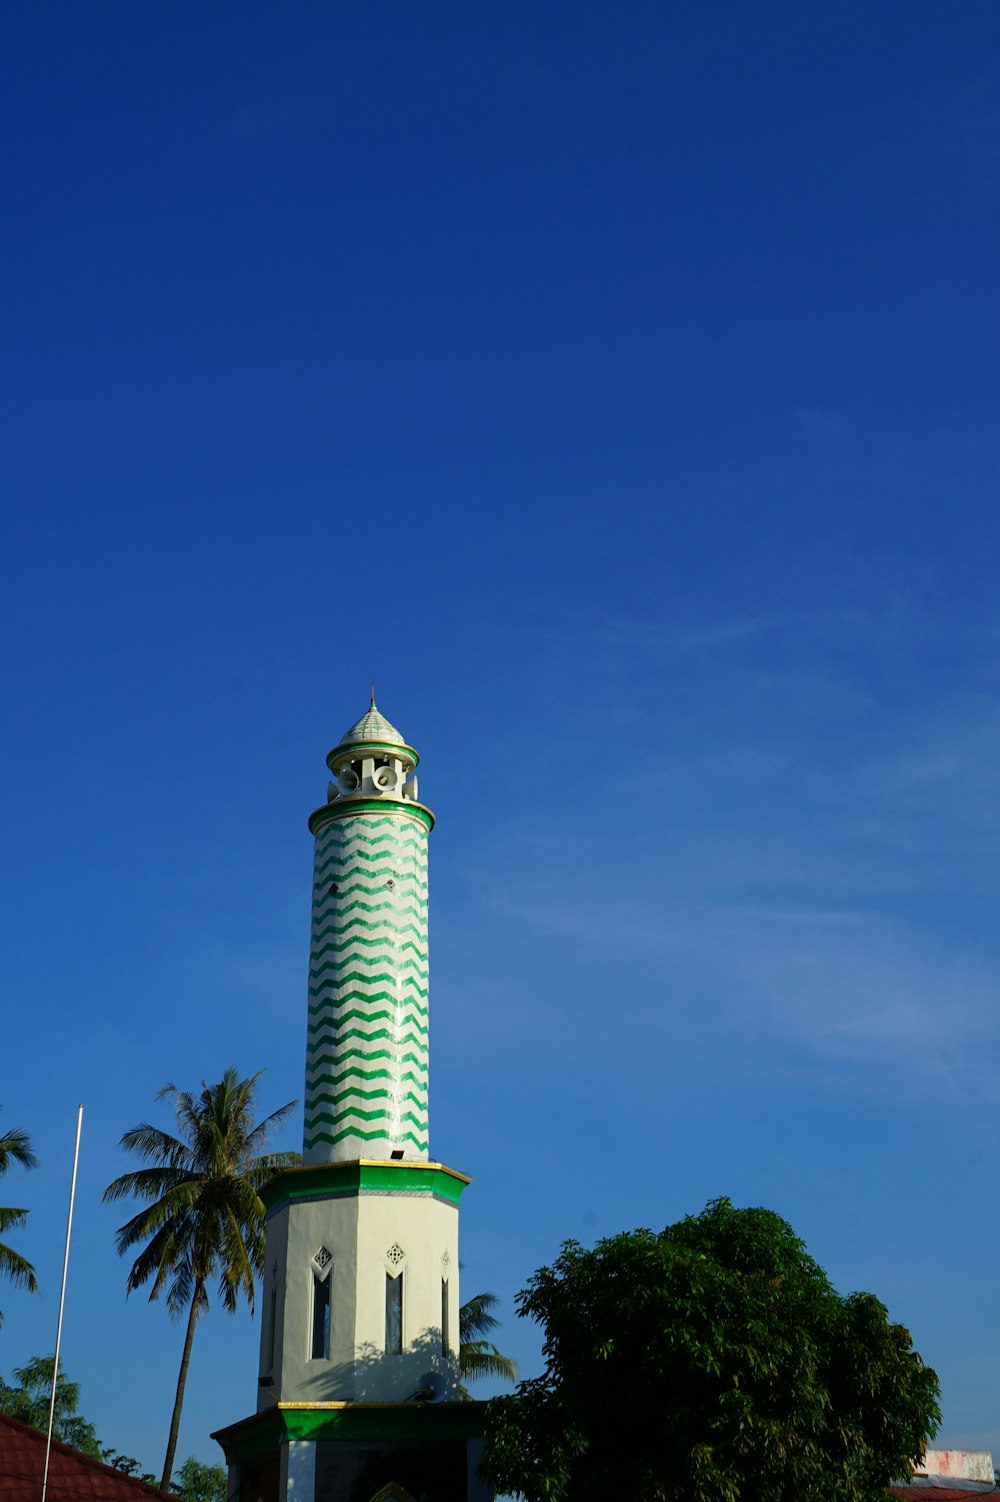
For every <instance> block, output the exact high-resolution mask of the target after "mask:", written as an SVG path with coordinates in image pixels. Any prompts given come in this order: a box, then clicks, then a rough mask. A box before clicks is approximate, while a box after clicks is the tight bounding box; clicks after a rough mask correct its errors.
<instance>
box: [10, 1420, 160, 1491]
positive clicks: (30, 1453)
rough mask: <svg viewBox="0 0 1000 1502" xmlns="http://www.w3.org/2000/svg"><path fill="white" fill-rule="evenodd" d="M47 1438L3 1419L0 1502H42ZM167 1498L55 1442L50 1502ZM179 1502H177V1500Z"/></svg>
mask: <svg viewBox="0 0 1000 1502" xmlns="http://www.w3.org/2000/svg"><path fill="white" fill-rule="evenodd" d="M44 1468H45V1435H44V1434H39V1432H38V1430H37V1429H32V1428H31V1427H30V1425H28V1424H22V1423H21V1421H20V1420H19V1419H12V1418H10V1417H9V1416H8V1415H7V1414H5V1413H0V1502H39V1498H40V1497H41V1495H42V1471H43V1470H44ZM167 1495H168V1494H167V1493H166V1492H161V1491H158V1490H157V1488H156V1487H152V1486H147V1485H146V1484H145V1482H144V1481H137V1480H136V1478H135V1477H134V1476H126V1475H125V1474H124V1473H123V1472H122V1471H116V1470H115V1469H114V1468H113V1467H112V1466H109V1465H102V1464H101V1462H100V1461H99V1460H91V1459H90V1457H89V1456H87V1455H81V1454H80V1452H79V1450H71V1449H70V1447H69V1445H63V1444H60V1443H59V1441H58V1440H55V1439H54V1440H53V1441H52V1454H51V1455H50V1457H49V1483H48V1489H47V1492H46V1498H47V1499H48V1498H51V1499H52V1502H69V1499H71V1498H72V1499H79V1502H150V1499H153V1498H155V1499H162V1498H164V1497H166V1496H167ZM173 1502H177V1498H176V1497H175V1498H174V1499H173Z"/></svg>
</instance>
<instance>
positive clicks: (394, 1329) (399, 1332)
mask: <svg viewBox="0 0 1000 1502" xmlns="http://www.w3.org/2000/svg"><path fill="white" fill-rule="evenodd" d="M405 1263H406V1253H405V1252H404V1251H403V1249H402V1247H401V1246H400V1245H399V1244H398V1242H393V1244H392V1246H391V1247H390V1248H389V1250H388V1251H387V1252H386V1254H385V1354H386V1355H387V1356H398V1355H400V1353H401V1352H402V1349H403V1278H404V1276H405Z"/></svg>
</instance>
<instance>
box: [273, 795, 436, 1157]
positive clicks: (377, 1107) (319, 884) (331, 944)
mask: <svg viewBox="0 0 1000 1502" xmlns="http://www.w3.org/2000/svg"><path fill="white" fill-rule="evenodd" d="M427 1025H428V1024H427V836H426V834H425V833H424V832H423V830H421V829H419V828H417V827H416V826H415V825H414V824H413V822H412V820H410V819H408V818H404V817H400V816H395V817H394V816H393V815H392V814H390V813H388V811H387V812H386V814H385V815H384V816H381V815H375V816H373V815H370V814H364V815H362V814H359V815H358V816H357V817H355V818H351V817H346V818H338V819H334V820H331V821H330V822H329V823H327V824H323V825H322V826H321V827H320V829H319V830H318V832H317V836H316V856H315V862H314V866H313V921H312V943H311V947H310V951H309V1025H308V1033H307V1045H306V1109H305V1135H304V1144H303V1147H304V1153H303V1156H304V1160H305V1162H306V1163H322V1162H327V1161H331V1162H336V1161H346V1160H348V1159H351V1158H362V1157H372V1156H378V1155H382V1154H384V1156H386V1157H388V1155H389V1153H390V1152H392V1151H393V1150H394V1149H395V1150H400V1149H401V1150H403V1151H405V1153H406V1155H407V1157H408V1158H411V1157H413V1156H414V1154H416V1155H417V1156H419V1157H422V1158H426V1157H427V1153H428V1138H427Z"/></svg>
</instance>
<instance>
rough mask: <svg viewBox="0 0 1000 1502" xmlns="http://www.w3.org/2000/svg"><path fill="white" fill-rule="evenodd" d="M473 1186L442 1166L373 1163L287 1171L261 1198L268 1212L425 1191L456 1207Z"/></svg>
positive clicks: (325, 1165)
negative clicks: (313, 1202) (296, 1203)
mask: <svg viewBox="0 0 1000 1502" xmlns="http://www.w3.org/2000/svg"><path fill="white" fill-rule="evenodd" d="M468 1183H470V1180H469V1179H467V1178H466V1177H465V1175H464V1174H460V1173H457V1172H456V1171H455V1169H453V1168H445V1167H444V1166H443V1164H440V1163H406V1162H398V1163H392V1162H384V1163H374V1162H371V1161H364V1162H359V1161H358V1160H357V1159H355V1160H353V1161H352V1162H349V1163H319V1164H316V1165H315V1166H313V1167H310V1168H287V1169H286V1170H285V1171H284V1173H279V1174H278V1175H277V1176H276V1177H275V1178H273V1179H271V1181H270V1182H269V1183H267V1184H265V1185H264V1187H263V1189H262V1190H261V1191H260V1197H261V1199H262V1200H263V1201H264V1205H265V1207H266V1208H267V1209H268V1210H274V1209H276V1208H277V1207H278V1206H279V1205H286V1204H288V1203H290V1202H291V1201H292V1200H302V1199H318V1198H322V1197H323V1196H329V1197H330V1198H331V1199H333V1198H340V1197H341V1196H344V1195H356V1194H364V1193H365V1192H366V1191H368V1192H369V1193H372V1192H375V1193H378V1194H413V1193H414V1191H418V1192H419V1191H421V1190H422V1191H423V1192H424V1193H426V1194H434V1195H437V1196H438V1197H439V1198H440V1199H446V1200H450V1201H451V1203H452V1204H455V1205H457V1204H458V1202H459V1200H460V1199H461V1198H462V1190H463V1189H464V1188H465V1186H466V1185H467V1184H468Z"/></svg>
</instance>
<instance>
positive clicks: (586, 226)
mask: <svg viewBox="0 0 1000 1502" xmlns="http://www.w3.org/2000/svg"><path fill="white" fill-rule="evenodd" d="M998 49H1000V11H998V10H997V8H996V6H995V5H993V4H991V3H987V0H974V3H969V4H967V5H963V6H960V7H941V6H940V5H932V4H929V3H919V0H918V3H908V4H906V5H903V4H900V3H895V0H890V3H887V4H884V5H881V6H878V7H872V6H870V5H866V4H860V3H846V4H843V5H841V6H838V7H835V8H831V7H829V6H819V5H815V4H809V5H805V6H803V5H802V4H800V3H797V4H794V5H793V4H791V3H788V4H786V3H773V4H770V5H767V6H762V7H755V8H749V9H748V8H747V7H745V6H742V5H736V4H733V3H713V0H707V3H706V0H700V3H699V4H697V5H694V4H686V3H679V4H674V5H671V6H669V7H665V6H662V5H659V4H642V3H626V4H620V5H616V6H610V5H593V4H580V3H577V4H573V5H570V4H563V3H549V4H546V5H543V6H539V5H537V4H535V5H529V4H523V3H516V0H515V3H509V4H506V5H504V6H494V7H473V8H469V7H467V6H464V5H459V4H452V3H449V0H443V3H440V4H437V5H434V6H427V7H421V8H417V7H412V6H406V5H401V4H383V3H376V4H369V5H365V6H346V5H333V4H314V3H303V4H300V5H297V6H296V7H294V9H291V10H290V9H288V8H287V7H278V6H265V5H261V4H253V3H241V4H239V5H236V4H228V3H217V4H213V5H211V6H207V7H194V6H167V5H163V4H159V3H155V0H152V3H149V4H145V5H143V6H142V7H140V8H138V9H137V8H136V7H134V6H131V5H127V4H114V3H107V4H104V5H101V6H99V7H96V8H95V7H85V8H83V9H81V8H80V7H73V6H68V5H65V4H45V3H42V4H39V5H34V6H31V7H22V8H21V9H20V10H12V11H11V12H10V13H9V14H8V16H7V17H6V20H5V43H4V47H3V49H2V58H0V72H2V77H0V97H2V98H3V101H4V103H3V115H2V118H3V127H4V131H5V135H6V142H5V150H4V152H3V154H2V159H0V175H2V193H3V201H4V204H5V215H4V218H5V228H4V235H3V240H2V244H0V270H2V277H0V296H2V299H3V327H4V333H5V337H4V343H5V352H6V358H5V360H4V362H3V367H2V371H3V382H4V390H3V399H2V406H0V425H2V428H3V441H2V445H0V494H2V497H3V503H2V504H3V533H4V546H3V550H2V562H0V567H2V570H3V582H2V590H0V616H2V627H3V638H4V642H5V649H4V652H3V656H2V663H0V673H2V679H3V687H4V701H5V705H6V716H5V719H6V732H5V734H4V735H3V737H2V739H0V774H2V775H0V789H2V792H0V797H2V819H3V827H4V831H5V836H6V847H7V857H6V859H5V861H4V863H3V876H2V880H3V913H4V915H5V919H6V923H5V927H4V938H3V953H4V966H3V977H4V990H5V997H4V1002H5V1004H4V1018H5V1022H4V1042H5V1046H4V1049H3V1052H2V1055H0V1101H2V1102H3V1107H4V1112H3V1116H2V1117H0V1125H5V1126H9V1125H20V1126H23V1127H25V1128H27V1129H28V1130H29V1131H30V1132H31V1133H32V1135H33V1137H34V1139H35V1142H36V1145H37V1148H38V1152H39V1156H40V1158H41V1160H42V1166H41V1168H40V1169H39V1170H38V1171H37V1172H36V1173H34V1174H32V1175H31V1176H30V1177H29V1176H27V1175H23V1174H21V1173H20V1172H19V1171H17V1170H12V1171H11V1173H10V1174H9V1175H8V1176H7V1178H6V1179H5V1181H4V1183H3V1185H2V1197H3V1200H4V1202H5V1203H14V1204H24V1205H28V1206H30V1207H31V1216H30V1220H29V1224H28V1226H27V1228H26V1229H25V1231H24V1232H23V1233H20V1234H19V1235H18V1236H17V1240H16V1244H17V1245H18V1247H19V1248H20V1249H21V1250H23V1251H24V1252H25V1254H27V1255H29V1256H30V1257H31V1258H32V1259H33V1260H34V1261H35V1262H36V1264H37V1266H38V1269H39V1274H40V1277H41V1279H42V1285H43V1287H42V1292H41V1294H39V1295H38V1296H37V1297H35V1298H29V1297H28V1296H27V1295H25V1294H22V1293H19V1292H17V1291H15V1290H11V1289H10V1288H9V1287H4V1288H2V1289H0V1308H2V1309H3V1310H4V1312H5V1315H6V1321H5V1324H4V1327H3V1330H2V1331H0V1372H2V1373H4V1374H7V1373H9V1370H10V1368H11V1367H12V1366H13V1365H16V1364H18V1363H20V1362H21V1361H22V1360H23V1359H25V1358H27V1357H28V1356H30V1355H31V1354H33V1353H35V1352H39V1351H43V1350H48V1349H51V1346H52V1336H53V1332H54V1326H55V1316H56V1302H57V1297H58V1279H59V1265H60V1259H61V1252H62V1237H63V1229H64V1221H65V1207H66V1196H67V1191H68V1181H69V1168H70V1156H71V1149H72V1139H73V1131H74V1124H75V1109H76V1104H77V1101H78V1100H82V1101H83V1102H84V1105H85V1110H86V1115H85V1122H84V1142H83V1157H82V1162H81V1179H80V1189H79V1201H78V1217H77V1222H76V1228H75V1232H74V1237H75V1241H74V1251H73V1259H72V1265H71V1274H70V1289H69V1300H68V1307H67V1318H66V1326H65V1334H64V1357H65V1362H66V1365H67V1368H68V1369H69V1371H70V1374H71V1375H72V1376H74V1377H75V1378H76V1379H77V1380H79V1381H80V1382H81V1383H82V1386H83V1405H84V1409H85V1411H86V1412H87V1414H88V1416H90V1417H91V1418H92V1419H93V1420H94V1421H95V1423H96V1424H97V1425H98V1428H99V1430H100V1432H101V1434H102V1436H103V1437H104V1438H105V1439H106V1440H107V1441H108V1442H110V1443H113V1444H114V1445H115V1446H116V1447H117V1448H118V1449H120V1450H124V1451H127V1452H130V1453H132V1454H136V1455H139V1456H140V1457H141V1458H142V1459H143V1460H144V1461H145V1462H146V1463H147V1464H149V1465H150V1467H156V1466H158V1465H159V1462H160V1458H161V1456H162V1450H163V1445H164V1443H165V1432H166V1426H167V1421H168V1417H169V1406H170V1402H171V1397H172V1390H173V1384H174V1381H175V1375H176V1365H177V1361H178V1360H179V1356H180V1344H181V1334H182V1332H181V1330H180V1329H178V1328H177V1327H176V1326H171V1325H170V1323H169V1321H168V1319H167V1317H166V1313H165V1311H164V1310H163V1309H162V1308H160V1307H158V1306H152V1307H149V1306H147V1305H146V1304H145V1303H144V1301H143V1300H142V1298H141V1297H139V1298H136V1297H135V1296H133V1298H132V1299H131V1300H130V1301H129V1302H128V1304H127V1305H126V1303H125V1299H124V1277H125V1271H126V1269H125V1266H124V1265H123V1264H121V1263H120V1262H119V1261H118V1259H117V1258H116V1256H115V1254H114V1249H113V1232H114V1228H115V1226H116V1225H117V1224H118V1223H119V1222H120V1220H121V1219H122V1218H123V1217H122V1213H121V1210H120V1209H119V1208H116V1207H111V1208H106V1207H101V1206H100V1204H99V1198H100V1191H101V1190H102V1188H103V1187H104V1185H105V1184H106V1183H107V1182H108V1181H109V1180H110V1179H111V1178H112V1177H114V1176H115V1175H116V1174H118V1173H119V1172H122V1171H123V1170H124V1168H125V1167H126V1166H127V1164H126V1160H125V1159H124V1158H123V1157H122V1156H121V1155H120V1154H119V1152H118V1150H117V1148H116V1143H117V1139H118V1137H119V1136H120V1134H121V1133H122V1132H123V1131H124V1130H125V1129H127V1128H128V1127H130V1126H132V1125H134V1124H135V1123H136V1122H138V1121H139V1120H141V1119H144V1118H147V1117H149V1116H150V1115H151V1114H152V1113H154V1112H155V1111H156V1110H157V1108H156V1107H155V1106H154V1105H153V1096H154V1094H155V1092H156V1090H157V1089H158V1088H159V1087H160V1086H161V1085H162V1084H163V1083H164V1082H165V1081H168V1080H173V1081H175V1082H177V1083H178V1084H179V1085H181V1086H190V1087H196V1086H197V1085H198V1084H199V1083H200V1081H201V1080H202V1079H204V1078H208V1079H217V1078H218V1077H219V1076H220V1075H221V1073H222V1071H223V1070H224V1069H225V1068H226V1067H227V1066H228V1065H229V1064H231V1063H234V1064H236V1065H237V1066H238V1067H239V1068H240V1069H242V1070H245V1071H247V1072H250V1071H253V1070H256V1069H258V1068H261V1067H266V1069H267V1074H266V1075H265V1077H264V1082H263V1097H262V1102H263V1104H265V1105H266V1106H268V1107H272V1106H276V1105H278V1104H280V1103H281V1102H284V1101H285V1100H288V1099H290V1098H293V1097H296V1096H299V1095H300V1094H301V1089H302V1070H303V1054H304V1031H305V984H306V955H307V946H308V926H309V895H308V894H309V880H310V856H311V848H310V838H309V835H308V832H307V830H306V826H305V819H306V816H307V814H308V812H309V811H310V809H311V808H313V807H314V806H315V805H316V804H318V803H319V802H321V801H322V800H323V797H324V795H325V786H326V771H325V768H324V765H323V758H324V755H325V753H326V751H327V749H328V748H329V746H330V745H331V744H332V743H333V742H334V741H335V740H336V739H337V738H339V736H340V734H341V733H342V731H343V730H344V728H345V727H346V726H347V725H348V724H350V723H352V722H353V721H354V720H355V719H356V718H357V716H358V715H359V714H360V713H361V712H362V711H363V709H364V707H365V704H366V702H367V690H368V681H369V678H370V677H371V676H372V674H374V675H375V678H376V682H377V687H378V699H379V704H380V707H381V708H382V709H383V711H384V712H385V713H386V714H387V715H388V716H389V717H390V718H391V719H392V720H393V721H394V722H395V723H396V724H397V725H399V726H400V728H401V729H402V730H403V731H404V733H405V734H406V735H407V737H408V738H409V739H410V740H411V741H412V742H413V743H414V744H415V745H416V746H417V747H418V748H419V749H420V751H421V754H422V758H423V762H422V766H421V790H422V795H423V796H424V797H425V798H426V800H427V801H428V802H429V804H430V805H431V806H432V807H433V808H434V809H435V811H436V813H437V815H438V821H439V822H438V827H437V830H436V831H435V833H434V835H433V837H432V844H431V973H432V984H431V997H432V1010H431V1017H432V1031H431V1038H432V1046H431V1141H432V1150H433V1153H434V1155H435V1156H436V1157H439V1158H441V1159H443V1160H444V1161H446V1162H448V1163H451V1164H453V1165H454V1166H456V1167H458V1168H460V1169H463V1170H465V1171H467V1172H469V1173H471V1174H472V1175H473V1176H474V1180H475V1182H474V1185H473V1187H472V1189H471V1190H470V1191H469V1193H468V1195H467V1196H466V1204H465V1208H464V1209H463V1261H464V1264H465V1274H464V1278H465V1282H464V1288H465V1290H466V1291H467V1292H473V1291H476V1290H478V1289H481V1288H490V1289H494V1290H495V1291H496V1292H497V1293H499V1294H500V1295H501V1296H502V1298H503V1300H504V1313H505V1325H504V1328H503V1331H502V1338H501V1343H502V1345H503V1346H504V1348H505V1349H508V1350H509V1351H511V1352H512V1354H515V1355H516V1356H517V1357H518V1358H519V1360H520V1361H521V1363H522V1368H523V1370H524V1372H525V1374H528V1375H530V1374H531V1373H532V1372H534V1371H535V1370H537V1369H538V1366H539V1356H538V1349H539V1342H538V1336H537V1333H536V1332H534V1331H533V1330H532V1329H531V1328H530V1327H522V1324H521V1322H518V1321H516V1320H515V1319H514V1317H513V1310H512V1298H513V1294H514V1292H515V1291H516V1290H517V1289H518V1288H519V1287H520V1286H522V1285H523V1283H524V1281H525V1279H526V1278H527V1276H528V1274H529V1273H530V1272H531V1270H532V1269H533V1268H535V1267H536V1266H538V1265H539V1264H540V1263H542V1262H544V1261H546V1260H548V1259H550V1258H551V1257H552V1256H553V1255H555V1253H556V1251H557V1249H558V1246H559V1243H560V1242H561V1240H562V1239H563V1238H565V1237H567V1236H576V1237H579V1238H581V1239H583V1240H585V1241H592V1240H593V1239H594V1238H596V1237H597V1236H599V1235H602V1234H609V1233H613V1232H615V1231H617V1230H620V1229H624V1228H627V1227H631V1226H634V1225H642V1224H645V1225H653V1226H659V1225H663V1224H665V1223H667V1222H668V1221H671V1220H674V1219H676V1218H677V1217H679V1216H681V1215H682V1214H685V1213H687V1212H690V1211H697V1210H699V1209H700V1208H701V1207H702V1206H703V1205H704V1204H705V1202H706V1201H707V1200H708V1199H709V1198H711V1197H713V1196H716V1195H719V1194H728V1195H730V1196H731V1197H732V1198H733V1199H734V1200H735V1201H737V1202H738V1203H743V1204H747V1203H753V1204H766V1205H769V1206H771V1207H772V1208H774V1209H776V1210H778V1211H780V1212H781V1213H782V1214H784V1215H785V1216H786V1217H787V1219H789V1220H790V1221H791V1223H792V1224H793V1226H794V1227H795V1228H796V1230H797V1231H798V1232H799V1234H800V1235H802V1236H803V1237H804V1238H805V1239H806V1241H807V1242H808V1245H809V1247H810V1250H811V1251H812V1252H813V1253H814V1255H815V1256H816V1257H817V1258H818V1260H819V1261H820V1262H821V1263H823V1264H824V1266H826V1267H827V1269H828V1270H829V1271H830V1273H831V1275H832V1276H833V1278H834V1280H835V1282H836V1283H837V1285H838V1286H839V1287H841V1288H842V1289H844V1290H845V1291H847V1290H850V1289H853V1288H864V1289H870V1290H871V1291H873V1292H875V1293H877V1294H878V1295H879V1296H880V1297H882V1298H883V1299H884V1300H885V1302H886V1303H887V1304H888V1305H889V1308H890V1311H891V1313H892V1314H893V1316H894V1317H895V1318H897V1319H900V1320H902V1321H904V1322H905V1323H906V1324H908V1325H909V1326H910V1327H911V1329H912V1331H913V1333H914V1338H915V1340H916V1343H917V1346H918V1348H919V1349H920V1350H921V1351H922V1353H923V1355H924V1357H925V1359H926V1360H928V1361H929V1362H930V1363H931V1364H933V1365H934V1366H935V1367H937V1369H938V1370H939V1372H940V1374H941V1378H942V1382H943V1388H944V1410H945V1422H944V1426H943V1428H942V1431H941V1436H940V1440H941V1442H942V1443H946V1444H951V1445H971V1446H984V1447H987V1446H988V1447H993V1448H995V1449H996V1450H997V1451H998V1452H1000V1410H998V1400H1000V1378H998V1376H997V1362H996V1356H995V1347H996V1338H995V1337H996V1328H997V1320H998V1315H1000V1291H998V1280H997V1276H996V1259H995V1246H996V1242H997V1234H998V1229H1000V1224H998V1223H1000V1209H998V1198H997V1195H996V1193H995V1185H996V1180H997V1172H998V1166H1000V1130H998V1127H997V1119H998V1106H1000V1085H998V1076H997V1068H996V1057H997V1044H998V1041H1000V1036H998V1035H1000V1019H998V1009H997V995H998V989H1000V944H998V939H997V925H996V921H995V913H996V908H997V900H998V896H1000V879H998V860H997V857H998V853H1000V850H998V847H1000V825H998V813H997V811H998V808H1000V772H998V765H997V742H998V734H1000V704H998V692H997V685H998V683H1000V607H998V604H997V598H998V589H997V584H998V572H1000V570H998V563H1000V560H998V536H1000V534H998V527H997V522H996V506H997V477H998V458H1000V445H998V439H997V425H996V411H997V396H998V375H997V355H996V351H997V347H998V340H997V334H998V328H997V324H998V317H997V276H996V251H995V247H996V242H997V233H998V229H1000V212H998V210H1000V198H998V187H997V184H998V182H1000V173H998V167H1000V50H998ZM157 1119H164V1118H162V1117H158V1118H157ZM300 1120H301V1118H300V1117H296V1121H295V1126H294V1128H293V1129H292V1130H291V1131H290V1132H289V1133H288V1136H287V1139H286V1140H287V1143H288V1145H296V1143H297V1133H298V1132H299V1130H300ZM257 1339H258V1336H257V1330H256V1327H255V1326H253V1325H251V1323H250V1321H249V1320H247V1319H245V1318H241V1319H239V1320H230V1319H228V1318H226V1317H225V1316H224V1315H223V1314H222V1313H221V1312H213V1313H212V1314H211V1316H210V1318H209V1320H208V1322H207V1324H206V1325H205V1326H204V1327H203V1328H201V1329H200V1330H199V1333H198V1338H197V1342H196V1345H195V1352H194V1359H193V1367H192V1374H191V1379H190V1383H189V1397H188V1403H187V1408H186V1413H185V1420H184V1425H183V1428H182V1434H181V1443H180V1449H179V1454H180V1455H181V1456H184V1455H185V1454H188V1453H192V1452H193V1453H196V1454H198V1455H200V1456H202V1457H204V1458H214V1457H215V1456H216V1455H217V1453H218V1452H216V1451H215V1448H214V1446H213V1445H212V1442H211V1441H210V1440H209V1439H208V1438H207V1436H208V1433H209V1431H210V1430H211V1429H213V1428H216V1427H219V1426H221V1425H223V1424H225V1423H228V1422H232V1421H233V1420H235V1419H237V1418H239V1417H241V1416H243V1415H244V1414H245V1413H247V1412H249V1411H251V1409H252V1408H253V1406H254V1403H255V1400H256V1346H257Z"/></svg>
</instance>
